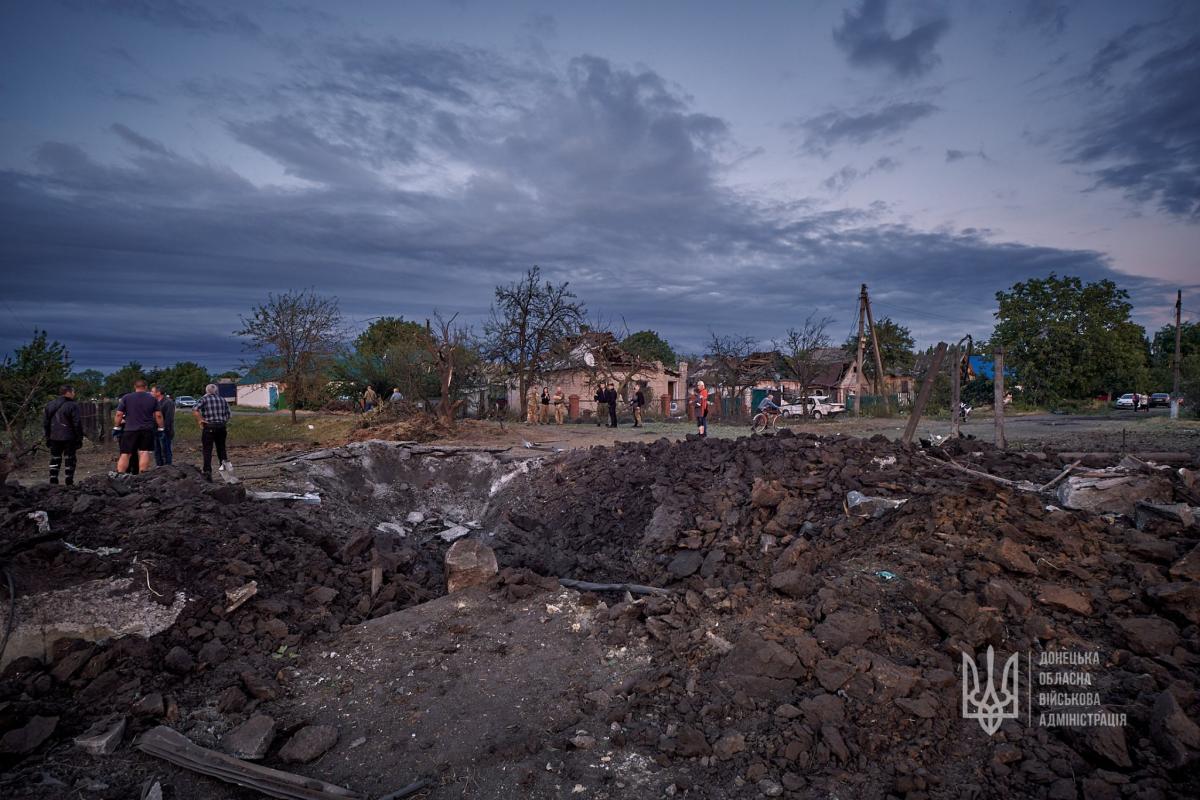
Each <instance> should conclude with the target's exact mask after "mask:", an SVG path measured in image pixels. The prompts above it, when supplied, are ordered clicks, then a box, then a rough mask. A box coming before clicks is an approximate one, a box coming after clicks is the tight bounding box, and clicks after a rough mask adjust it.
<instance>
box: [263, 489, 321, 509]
mask: <svg viewBox="0 0 1200 800" xmlns="http://www.w3.org/2000/svg"><path fill="white" fill-rule="evenodd" d="M247 494H249V495H250V497H252V498H254V499H255V500H296V501H298V502H301V503H304V504H305V505H309V506H319V505H321V495H319V494H317V493H316V492H304V493H303V494H297V493H296V492H248V493H247Z"/></svg>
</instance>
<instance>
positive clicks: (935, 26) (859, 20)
mask: <svg viewBox="0 0 1200 800" xmlns="http://www.w3.org/2000/svg"><path fill="white" fill-rule="evenodd" d="M887 22H888V3H887V0H863V2H862V5H860V6H859V7H858V8H857V9H851V10H849V11H845V12H843V13H842V24H841V25H839V26H838V27H836V28H834V29H833V41H834V42H835V43H836V44H837V46H838V47H840V48H841V49H842V50H843V51H844V52H845V53H846V57H847V58H848V59H849V61H850V63H851V64H853V65H854V66H856V67H884V68H886V69H888V70H891V71H892V72H894V73H895V74H896V75H898V76H900V77H902V78H910V77H919V76H921V75H924V74H925V73H927V72H929V71H930V70H931V69H933V68H934V67H935V66H937V65H938V64H939V63H940V62H941V57H940V56H939V55H938V54H937V53H936V52H934V49H935V48H936V47H937V43H938V41H940V40H941V38H942V37H943V36H945V35H946V32H947V31H949V30H950V20H949V19H948V18H947V17H945V16H933V17H931V18H929V19H927V20H925V21H923V22H921V23H920V24H917V25H914V26H913V28H912V30H910V31H909V32H908V33H906V34H904V35H903V36H896V35H894V34H893V33H892V32H891V31H889V30H888V25H887Z"/></svg>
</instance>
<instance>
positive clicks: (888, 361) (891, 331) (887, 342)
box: [843, 317, 916, 381]
mask: <svg viewBox="0 0 1200 800" xmlns="http://www.w3.org/2000/svg"><path fill="white" fill-rule="evenodd" d="M863 336H865V337H866V342H865V344H864V346H863V375H865V376H866V377H867V379H868V380H870V381H874V380H875V355H874V353H873V351H872V349H873V347H874V344H873V343H872V341H871V332H870V331H869V330H865V329H864V331H863ZM875 337H876V338H877V339H879V353H880V356H881V357H882V359H883V371H884V372H897V373H903V372H906V371H907V370H910V369H912V366H913V363H914V361H915V360H916V353H914V352H913V347H914V346H915V345H916V343H915V342H914V341H913V337H912V331H910V330H909V329H908V328H906V327H904V326H903V325H901V324H900V323H898V322H895V321H894V320H892V319H891V318H890V317H883V318H882V319H877V320H875ZM843 348H844V349H845V350H846V352H847V353H849V354H850V358H851V359H853V358H855V357H856V356H857V355H858V334H857V333H852V334H850V336H849V337H847V338H846V344H845V345H843Z"/></svg>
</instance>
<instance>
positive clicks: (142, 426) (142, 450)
mask: <svg viewBox="0 0 1200 800" xmlns="http://www.w3.org/2000/svg"><path fill="white" fill-rule="evenodd" d="M122 425H124V426H125V427H124V430H123V431H121V436H120V439H119V441H120V445H121V455H120V456H118V457H117V472H122V473H124V472H128V471H129V461H130V458H131V457H132V456H133V454H134V453H137V464H138V472H145V471H147V470H148V469H150V462H151V461H152V460H153V459H154V437H155V434H156V433H157V432H159V431H162V430H163V414H162V412H161V411H159V410H158V401H157V400H156V399H154V395H152V394H150V392H148V391H146V382H145V381H143V380H137V381H134V383H133V391H132V392H130V393H129V394H127V395H125V396H124V397H122V398H121V400H120V402H118V403H117V414H116V418H115V419H114V420H113V427H114V429H118V428H121V426H122Z"/></svg>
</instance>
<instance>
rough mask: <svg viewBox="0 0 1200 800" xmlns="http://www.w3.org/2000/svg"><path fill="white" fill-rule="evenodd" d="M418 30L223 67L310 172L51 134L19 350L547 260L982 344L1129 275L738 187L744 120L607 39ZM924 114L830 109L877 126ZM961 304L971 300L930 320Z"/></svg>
mask: <svg viewBox="0 0 1200 800" xmlns="http://www.w3.org/2000/svg"><path fill="white" fill-rule="evenodd" d="M402 50H403V48H396V47H391V46H387V47H383V46H382V45H381V44H380V43H378V42H360V43H359V45H358V46H357V49H356V47H355V45H354V44H353V43H346V42H342V43H339V44H338V45H337V46H336V47H335V48H332V49H331V50H330V51H328V52H326V53H310V54H308V55H307V56H306V60H305V61H304V62H302V63H297V64H296V65H295V69H294V70H292V71H291V72H290V73H289V74H288V76H287V78H286V79H284V80H281V81H280V82H279V83H278V84H275V85H265V86H258V87H253V86H246V85H241V86H230V85H224V86H220V87H217V86H216V85H215V84H214V85H212V86H213V88H214V90H213V91H211V92H209V93H208V94H207V95H206V97H205V107H206V108H211V109H212V113H213V115H214V116H215V117H216V118H217V119H219V120H221V121H223V122H224V124H225V125H226V126H227V127H228V129H229V130H230V131H231V132H233V133H234V134H235V135H236V136H237V137H238V139H239V141H241V142H242V143H244V144H247V145H249V146H251V147H253V148H255V149H256V150H257V151H259V152H260V153H262V154H264V155H266V156H268V157H270V158H272V159H273V160H275V161H277V162H279V163H280V164H282V165H283V167H284V169H286V170H287V171H288V172H290V173H291V174H293V175H296V176H298V177H300V178H303V179H304V180H306V181H308V182H310V183H309V185H307V186H304V187H298V186H294V185H293V186H286V187H275V186H266V185H255V184H253V183H251V182H250V181H248V180H246V179H245V178H243V177H242V176H240V175H238V174H237V173H236V172H234V171H233V170H232V169H230V168H228V167H226V166H225V165H223V164H214V163H210V162H208V161H205V160H202V159H199V158H196V157H189V156H186V155H182V154H180V153H177V152H174V151H173V150H172V149H171V148H169V147H167V146H165V145H163V144H162V143H160V142H157V141H155V140H154V139H152V138H151V137H148V136H146V135H145V133H143V132H140V131H138V130H137V129H136V126H135V125H132V124H130V123H128V122H124V121H114V123H113V125H112V128H111V132H112V135H113V136H115V137H117V139H118V140H119V141H120V143H121V145H122V147H121V152H122V153H123V156H122V157H121V159H120V160H118V161H116V162H115V163H102V162H100V161H97V160H96V159H95V158H94V157H93V156H92V155H91V154H90V153H88V152H87V151H85V150H83V149H81V148H80V147H78V146H76V145H72V144H68V143H62V142H46V143H44V144H42V145H41V146H40V147H39V148H38V150H37V152H36V154H35V158H34V159H33V161H32V163H31V164H30V165H29V167H28V168H26V169H21V170H10V171H4V172H0V218H3V219H5V221H6V225H4V226H2V227H0V270H3V273H4V274H5V276H6V284H5V293H4V301H5V306H4V307H5V310H6V313H5V314H4V315H3V316H0V341H3V342H4V343H5V345H6V346H5V349H7V348H8V347H11V346H12V344H14V343H17V342H20V341H22V340H25V339H27V338H28V336H29V332H30V330H31V329H32V327H33V326H34V325H39V326H43V327H46V328H47V329H48V330H50V332H51V335H52V336H54V337H56V338H59V339H61V340H63V341H64V342H66V343H67V344H68V345H69V346H70V347H71V348H72V350H73V353H74V355H75V357H76V360H77V362H78V364H79V365H80V366H81V367H88V366H96V367H101V368H112V367H115V366H118V365H120V364H121V363H124V362H125V361H128V360H130V359H137V360H140V361H142V362H143V363H145V364H155V363H162V364H165V363H169V362H173V361H175V360H178V359H186V358H192V359H196V360H200V361H202V362H204V363H206V364H208V365H209V366H211V367H213V368H225V367H228V366H232V365H235V364H237V363H238V361H239V360H240V347H239V344H238V342H237V340H236V338H235V337H233V335H232V331H233V330H235V329H236V328H237V325H238V316H239V314H244V313H246V312H247V311H248V310H249V309H250V308H251V306H253V305H254V304H255V303H257V302H260V301H261V300H263V299H264V298H265V296H266V294H267V293H268V292H279V291H285V290H288V289H301V288H306V287H312V288H314V289H315V290H316V291H318V292H321V293H324V294H328V295H337V296H338V297H340V299H341V303H342V307H343V309H344V311H345V312H346V313H347V316H348V317H350V318H351V319H352V320H355V321H360V322H361V321H362V320H365V319H367V318H370V317H374V316H378V315H381V314H405V315H407V316H410V317H417V318H423V317H424V316H426V315H428V314H429V313H430V311H431V310H432V309H433V308H440V309H442V310H443V311H449V312H455V311H460V312H462V317H460V319H461V320H463V321H464V322H467V323H475V324H477V323H479V322H480V321H481V320H482V319H483V318H484V317H485V316H486V312H487V307H488V305H489V303H490V301H491V298H492V292H493V288H494V287H495V285H496V284H498V283H507V282H509V281H512V280H514V279H515V278H516V277H517V276H518V275H519V274H520V273H521V272H522V271H523V270H525V269H526V268H528V267H529V266H531V265H533V264H539V265H541V266H542V267H543V269H544V270H545V271H546V273H547V275H548V276H549V277H551V278H552V279H554V280H569V281H570V282H571V285H572V287H573V288H574V289H575V290H576V291H577V292H578V293H579V295H580V297H581V298H583V299H584V300H585V301H586V302H587V303H588V306H589V308H590V309H592V310H593V311H594V312H596V313H599V314H601V315H604V316H607V317H609V318H616V317H624V318H625V319H626V320H628V321H629V323H630V324H631V325H633V326H635V327H637V328H640V327H652V328H655V329H657V330H659V331H660V332H662V333H663V334H664V335H666V336H667V337H668V338H669V339H671V341H672V342H674V343H675V344H677V345H678V346H680V347H681V348H683V349H685V350H699V349H701V347H702V346H703V342H704V339H705V337H706V335H707V331H708V330H709V329H710V328H711V329H713V330H718V331H727V332H736V333H744V334H747V335H751V336H755V337H758V338H761V339H762V340H764V341H767V340H770V339H771V338H773V337H778V336H779V335H780V332H781V331H783V330H785V329H786V328H787V326H788V325H790V324H795V322H796V320H797V319H798V318H800V317H802V316H804V315H805V314H807V312H808V311H810V310H812V309H820V310H821V311H822V313H823V314H829V315H832V316H834V317H835V318H837V319H838V320H839V324H841V322H846V323H847V324H849V319H850V314H851V311H852V310H853V303H854V301H855V298H856V296H857V291H858V284H859V283H862V282H866V283H868V284H870V286H871V290H872V296H873V297H877V298H878V301H879V302H881V303H889V302H890V303H892V304H893V305H895V306H896V307H906V308H909V309H917V314H912V313H911V311H910V312H908V316H905V315H904V314H901V313H899V312H897V313H893V314H892V316H894V317H895V318H897V319H901V320H902V321H904V322H905V324H909V325H910V326H911V327H912V328H913V329H914V331H916V332H917V334H918V336H919V338H921V340H922V341H926V340H929V339H934V338H937V337H943V338H949V337H951V336H953V337H954V338H955V339H957V337H959V336H961V335H962V333H963V332H966V331H970V332H973V333H977V334H986V333H987V332H988V330H989V328H990V312H991V308H992V307H993V298H992V296H993V294H994V292H995V291H996V290H997V289H998V288H1003V287H1005V286H1008V285H1011V284H1012V283H1013V282H1014V281H1016V280H1021V279H1024V278H1028V277H1031V276H1042V275H1045V274H1046V273H1047V272H1048V271H1050V270H1056V271H1058V272H1059V273H1070V274H1075V275H1081V276H1083V277H1085V278H1092V279H1094V278H1098V277H1113V276H1114V275H1113V272H1112V270H1111V269H1110V268H1109V267H1108V265H1107V264H1106V263H1105V261H1104V259H1103V257H1102V256H1100V255H1098V254H1097V253H1093V252H1079V251H1063V250H1055V249H1050V248H1037V247H1028V246H1024V245H1018V244H1003V243H994V242H992V241H990V240H989V239H988V238H987V237H986V236H985V235H984V234H982V233H979V232H953V231H938V232H922V231H917V230H914V229H912V228H910V227H906V226H903V225H883V224H881V223H880V216H881V214H882V211H881V210H880V209H879V208H876V207H869V208H866V209H863V208H834V209H828V210H818V209H816V208H815V207H814V206H813V205H812V204H811V203H809V202H801V201H795V202H791V203H782V202H779V203H776V202H772V201H768V200H764V199H761V198H758V197H746V196H743V195H741V194H738V193H736V192H734V191H732V190H730V189H729V188H727V187H726V186H725V184H724V183H723V182H722V176H723V174H724V170H725V168H726V166H727V161H726V160H725V159H726V157H727V154H730V153H734V154H736V153H737V152H738V150H737V148H736V146H735V143H734V142H733V140H732V134H731V131H730V129H729V126H728V125H727V123H725V122H724V121H723V120H721V119H719V118H717V117H713V116H711V115H707V114H703V113H699V112H697V111H696V110H695V109H694V108H693V107H692V105H691V103H690V101H689V100H688V98H687V97H685V96H684V95H683V94H682V93H681V92H680V91H679V90H678V89H676V88H674V87H673V85H672V84H670V83H669V82H668V81H666V80H665V79H663V78H662V76H660V75H658V74H657V73H655V72H653V71H650V70H646V69H626V68H622V67H619V66H617V65H614V64H612V63H611V62H609V61H607V60H605V59H602V58H597V57H592V56H585V57H580V58H576V59H573V60H571V61H570V62H569V63H568V64H567V65H566V66H565V68H563V69H561V70H553V69H549V68H546V69H538V70H531V69H530V68H528V67H525V66H517V65H513V64H509V63H507V62H505V61H504V60H503V59H500V58H499V57H497V56H495V55H492V54H483V53H478V52H471V51H466V52H465V53H464V51H463V50H462V49H461V48H447V49H446V52H444V53H441V54H434V53H432V51H429V50H426V51H424V52H426V54H427V55H430V56H431V57H430V59H429V61H430V69H429V72H428V74H415V73H414V70H416V71H418V72H419V70H420V67H419V63H417V62H418V61H419V59H413V58H412V56H411V53H409V54H407V55H403V56H398V55H396V53H397V51H402ZM472 65H474V66H472ZM493 66H494V67H495V69H493V68H492V67H493ZM476 69H480V70H482V72H481V73H480V74H476V73H475V70H476ZM498 86H502V87H503V91H500V90H499V89H498V88H497V87H498ZM875 113H876V114H877V115H882V116H881V117H880V119H887V118H888V117H887V114H885V113H884V112H883V111H880V112H875ZM926 113H932V112H931V110H930V111H926V110H923V109H922V110H921V112H920V114H918V115H917V116H918V117H919V116H923V115H925V114H926ZM860 116H862V115H860ZM868 116H869V115H868ZM903 116H904V114H903V113H901V114H900V117H903ZM847 120H848V121H847ZM393 122H396V123H397V124H400V123H403V125H402V126H401V127H399V130H400V131H401V132H402V135H401V136H400V138H399V139H396V138H395V130H396V129H394V128H392V127H391V124H392V123H393ZM905 124H908V123H896V122H881V121H879V119H876V120H874V121H872V120H870V119H868V120H867V121H866V122H864V121H862V120H861V119H860V120H858V121H855V120H854V118H853V117H852V116H851V115H846V119H844V120H831V121H829V122H828V123H827V126H826V127H827V128H828V129H829V130H830V131H831V133H830V134H829V135H830V136H831V137H832V139H831V141H850V142H854V141H859V139H858V138H857V137H863V138H862V140H863V141H865V140H867V139H870V138H872V137H873V136H877V135H882V134H880V131H881V130H887V129H888V128H889V126H891V127H892V130H893V132H894V130H896V129H898V128H897V126H898V127H899V128H902V127H903V126H904V125H905ZM872 131H873V133H872ZM401 142H403V143H405V144H403V145H402V144H401ZM892 166H894V165H893V164H892V162H891V161H890V160H888V159H881V160H878V161H876V162H874V163H873V164H872V165H871V166H870V167H868V168H866V170H865V172H866V173H867V174H869V173H870V172H872V171H876V170H885V169H889V168H891V167H892ZM854 177H855V178H861V176H860V175H857V174H856V175H855V176H854ZM414 187H429V188H414ZM1121 282H1122V285H1126V286H1128V285H1130V280H1129V279H1124V278H1122V279H1121ZM1133 282H1134V283H1137V281H1133ZM764 286H769V287H770V288H769V290H764ZM938 307H941V308H954V309H957V311H956V314H958V315H960V316H958V318H957V319H956V320H954V321H953V322H952V323H947V322H946V320H945V319H939V318H938V317H937V316H930V315H924V316H922V315H921V311H920V310H921V309H929V308H938ZM889 313H891V312H890V311H889Z"/></svg>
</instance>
